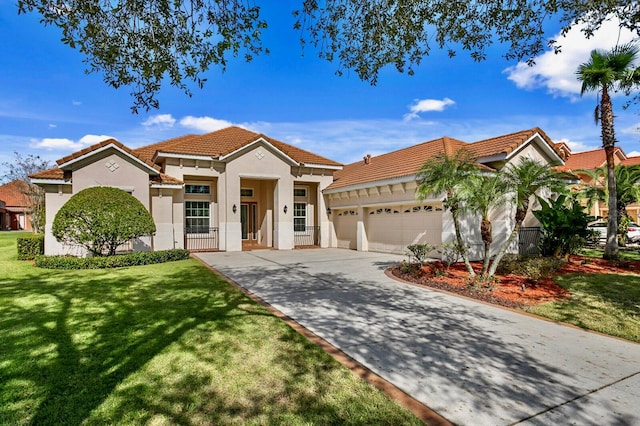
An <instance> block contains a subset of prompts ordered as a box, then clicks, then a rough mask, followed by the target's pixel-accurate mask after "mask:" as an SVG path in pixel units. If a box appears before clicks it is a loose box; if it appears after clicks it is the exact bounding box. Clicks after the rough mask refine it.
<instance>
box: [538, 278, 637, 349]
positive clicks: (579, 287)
mask: <svg viewBox="0 0 640 426" xmlns="http://www.w3.org/2000/svg"><path fill="white" fill-rule="evenodd" d="M554 281H555V282H557V283H558V284H560V286H562V287H563V288H565V289H567V290H569V292H570V293H571V297H570V298H569V299H565V300H560V301H556V302H550V303H544V304H541V305H537V306H532V307H529V308H528V310H529V311H530V312H532V313H534V314H537V315H541V316H544V317H547V318H550V319H552V320H555V321H563V322H567V323H570V324H574V325H577V326H579V327H582V328H587V329H590V330H595V331H599V332H601V333H605V334H609V335H611V336H617V337H622V338H624V339H627V340H631V341H634V342H639V343H640V275H637V274H567V275H558V276H556V277H554Z"/></svg>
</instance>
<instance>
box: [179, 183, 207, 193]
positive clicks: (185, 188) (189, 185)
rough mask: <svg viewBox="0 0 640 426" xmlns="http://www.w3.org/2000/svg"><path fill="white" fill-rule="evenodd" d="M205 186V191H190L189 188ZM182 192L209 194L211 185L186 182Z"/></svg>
mask: <svg viewBox="0 0 640 426" xmlns="http://www.w3.org/2000/svg"><path fill="white" fill-rule="evenodd" d="M198 187H199V188H207V190H206V192H192V191H189V188H198ZM184 193H185V194H188V195H211V185H209V184H206V183H187V184H185V185H184Z"/></svg>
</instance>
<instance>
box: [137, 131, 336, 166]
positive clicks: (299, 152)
mask: <svg viewBox="0 0 640 426" xmlns="http://www.w3.org/2000/svg"><path fill="white" fill-rule="evenodd" d="M259 138H263V139H264V140H266V141H267V142H269V143H271V144H272V145H273V146H275V147H276V148H277V149H279V150H280V151H282V152H283V153H285V154H286V155H288V156H289V157H291V158H292V159H293V160H294V161H296V162H298V163H303V164H321V165H329V166H340V165H341V164H340V163H337V162H335V161H333V160H329V159H328V158H325V157H322V156H320V155H317V154H313V153H311V152H309V151H305V150H303V149H300V148H298V147H295V146H292V145H289V144H286V143H284V142H281V141H279V140H276V139H273V138H270V137H268V136H266V135H263V134H259V133H254V132H252V131H250V130H246V129H243V128H240V127H235V126H233V127H227V128H225V129H222V130H218V131H215V132H211V133H206V134H204V135H186V136H181V137H177V138H173V139H169V140H166V141H162V142H158V143H155V144H152V145H148V146H144V147H141V148H138V149H135V150H134V152H135V153H137V154H138V155H140V156H141V157H142V158H144V159H146V160H149V161H151V160H152V159H153V157H154V155H155V153H156V152H158V151H160V152H165V153H171V154H190V155H202V156H207V157H213V158H217V157H220V156H223V155H227V154H230V153H232V152H234V151H236V150H238V149H240V148H242V147H243V146H245V145H247V144H249V143H251V142H254V141H255V140H257V139H259Z"/></svg>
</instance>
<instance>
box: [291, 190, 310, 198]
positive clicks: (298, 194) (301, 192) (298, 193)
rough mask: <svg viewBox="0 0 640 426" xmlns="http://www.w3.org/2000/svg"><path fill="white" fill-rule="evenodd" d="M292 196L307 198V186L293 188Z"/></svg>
mask: <svg viewBox="0 0 640 426" xmlns="http://www.w3.org/2000/svg"><path fill="white" fill-rule="evenodd" d="M293 196H294V197H303V198H307V188H293Z"/></svg>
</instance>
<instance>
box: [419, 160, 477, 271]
mask: <svg viewBox="0 0 640 426" xmlns="http://www.w3.org/2000/svg"><path fill="white" fill-rule="evenodd" d="M478 173H479V171H478V169H477V167H476V162H475V158H474V156H473V154H472V153H471V152H470V151H468V150H465V149H460V150H458V151H457V152H456V153H455V154H454V155H447V154H446V153H445V154H438V155H437V156H436V157H435V158H433V159H431V160H429V161H427V162H426V163H424V164H423V165H422V167H421V168H420V170H419V171H418V173H417V176H416V181H417V183H418V189H417V191H416V197H417V198H418V199H419V200H424V199H425V198H427V196H429V195H435V196H440V195H444V200H443V201H442V204H443V205H444V208H445V209H447V210H449V211H450V212H451V217H452V218H453V227H454V230H455V234H456V242H457V244H458V246H459V247H460V248H461V250H462V252H461V256H462V259H463V261H464V264H465V266H466V268H467V272H469V276H470V277H471V278H474V277H475V275H476V274H475V272H474V270H473V267H472V266H471V263H470V262H469V255H468V253H467V248H466V246H465V245H464V241H463V240H462V233H461V231H460V213H461V212H462V211H463V203H464V199H463V198H464V197H463V195H464V193H465V185H467V184H468V182H469V179H470V178H471V177H472V176H474V175H476V174H478Z"/></svg>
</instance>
